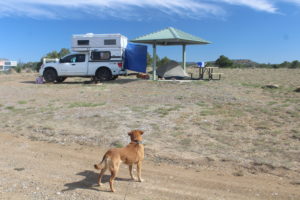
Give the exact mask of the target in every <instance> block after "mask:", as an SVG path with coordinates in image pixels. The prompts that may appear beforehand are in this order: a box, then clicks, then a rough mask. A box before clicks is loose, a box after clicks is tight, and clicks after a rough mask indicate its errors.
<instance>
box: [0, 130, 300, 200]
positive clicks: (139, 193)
mask: <svg viewBox="0 0 300 200" xmlns="http://www.w3.org/2000/svg"><path fill="white" fill-rule="evenodd" d="M0 152H1V154H0V172H1V176H0V199H145V200H146V199H239V200H240V199H264V200H265V199H299V198H300V190H299V185H295V184H297V183H293V182H291V180H289V179H286V178H282V177H278V176H274V175H269V174H256V175H253V174H247V175H243V176H235V175H232V174H231V173H230V172H228V171H227V170H226V169H224V170H223V169H219V170H215V169H209V168H207V169H193V168H190V169H186V168H183V167H178V166H175V165H168V164H157V163H155V162H150V161H146V162H145V163H144V167H143V178H144V179H145V181H144V182H143V183H138V182H133V181H130V179H129V174H128V169H127V167H126V166H125V165H122V167H121V170H120V172H119V176H118V178H117V180H116V189H117V192H115V193H111V192H108V191H109V185H108V182H107V181H108V178H109V176H108V175H107V176H105V177H104V182H105V184H104V186H103V187H102V188H99V187H98V186H96V185H95V183H96V181H97V172H96V171H95V170H93V169H92V165H93V163H95V161H96V160H98V159H99V157H100V155H102V153H104V151H103V149H100V148H97V147H88V146H82V145H75V144H74V145H60V144H53V143H47V142H41V141H35V142H34V141H30V140H28V139H25V138H24V137H14V136H11V135H10V134H4V133H2V134H1V135H0ZM298 184H299V183H298Z"/></svg>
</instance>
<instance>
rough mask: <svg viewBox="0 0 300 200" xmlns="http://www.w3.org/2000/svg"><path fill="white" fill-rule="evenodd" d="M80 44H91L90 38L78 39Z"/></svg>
mask: <svg viewBox="0 0 300 200" xmlns="http://www.w3.org/2000/svg"><path fill="white" fill-rule="evenodd" d="M77 44H78V45H89V44H90V41H89V40H77Z"/></svg>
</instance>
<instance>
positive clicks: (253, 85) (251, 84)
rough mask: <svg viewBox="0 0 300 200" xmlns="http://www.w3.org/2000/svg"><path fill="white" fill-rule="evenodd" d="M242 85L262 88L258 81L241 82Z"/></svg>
mask: <svg viewBox="0 0 300 200" xmlns="http://www.w3.org/2000/svg"><path fill="white" fill-rule="evenodd" d="M241 85H242V86H244V87H251V88H260V87H261V85H260V84H256V83H241Z"/></svg>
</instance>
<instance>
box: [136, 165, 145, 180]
mask: <svg viewBox="0 0 300 200" xmlns="http://www.w3.org/2000/svg"><path fill="white" fill-rule="evenodd" d="M137 175H138V181H139V182H143V181H144V180H143V179H142V161H139V162H138V163H137Z"/></svg>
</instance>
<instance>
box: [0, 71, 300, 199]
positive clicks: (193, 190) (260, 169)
mask: <svg viewBox="0 0 300 200" xmlns="http://www.w3.org/2000/svg"><path fill="white" fill-rule="evenodd" d="M220 71H221V72H223V73H224V75H223V78H222V80H221V81H194V82H152V81H146V80H137V79H136V78H135V77H134V76H132V77H121V78H120V79H118V80H116V81H111V82H108V83H104V84H99V85H94V84H84V83H83V81H85V80H86V79H82V78H70V79H67V80H66V82H64V83H62V84H43V85H36V84H34V80H35V77H36V74H32V73H28V74H26V73H23V74H11V75H5V74H2V75H1V74H0V121H1V123H0V170H1V176H0V199H124V198H125V197H126V198H125V199H137V198H138V199H300V194H299V191H300V190H299V184H300V156H299V155H300V121H299V119H300V93H296V92H294V90H295V88H297V87H299V86H300V83H299V77H300V70H288V69H279V70H272V69H247V70H240V69H234V70H220ZM194 73H196V71H194ZM270 83H273V84H278V85H279V88H278V89H264V88H262V87H263V86H264V85H266V84H270ZM136 128H138V129H143V130H144V131H145V134H144V143H145V154H146V161H145V165H144V179H145V180H146V181H145V182H144V183H135V182H131V181H129V179H128V178H129V175H128V172H127V171H128V170H127V169H126V167H125V166H124V167H122V170H121V172H120V174H119V179H118V180H117V183H116V188H117V189H118V191H117V192H116V194H111V193H109V192H106V191H107V190H108V184H107V183H106V184H105V187H104V188H101V189H99V188H97V187H94V186H93V185H94V184H95V182H96V178H97V175H96V171H94V170H93V169H92V165H93V164H94V163H95V162H97V161H98V160H99V159H100V157H101V156H102V153H104V151H105V150H107V149H108V148H111V147H121V146H124V145H126V144H127V143H128V137H127V134H126V133H127V132H128V131H129V130H131V129H136ZM105 180H106V181H107V180H108V176H107V177H106V179H105Z"/></svg>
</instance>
